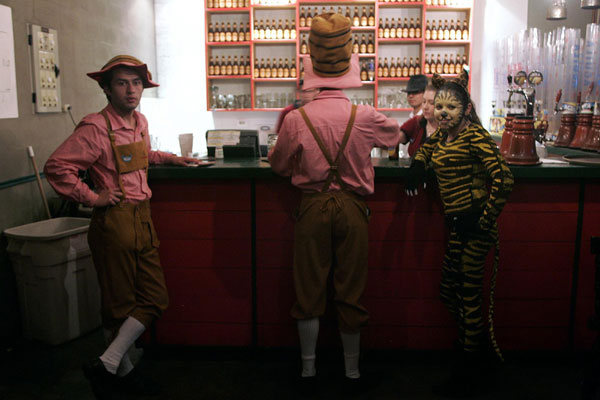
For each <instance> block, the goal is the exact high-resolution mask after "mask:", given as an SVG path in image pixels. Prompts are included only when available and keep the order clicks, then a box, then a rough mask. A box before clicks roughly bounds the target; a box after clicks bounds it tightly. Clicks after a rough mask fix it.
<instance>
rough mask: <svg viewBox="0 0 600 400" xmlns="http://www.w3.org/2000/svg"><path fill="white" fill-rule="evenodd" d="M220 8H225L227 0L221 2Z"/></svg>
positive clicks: (220, 0)
mask: <svg viewBox="0 0 600 400" xmlns="http://www.w3.org/2000/svg"><path fill="white" fill-rule="evenodd" d="M216 4H217V3H216V2H215V5H216ZM219 8H225V0H219Z"/></svg>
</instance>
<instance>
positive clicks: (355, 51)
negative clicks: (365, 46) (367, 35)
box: [352, 35, 360, 54]
mask: <svg viewBox="0 0 600 400" xmlns="http://www.w3.org/2000/svg"><path fill="white" fill-rule="evenodd" d="M359 51H360V46H359V44H358V38H357V37H356V35H352V53H353V54H358V52H359Z"/></svg>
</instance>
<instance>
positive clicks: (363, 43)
mask: <svg viewBox="0 0 600 400" xmlns="http://www.w3.org/2000/svg"><path fill="white" fill-rule="evenodd" d="M359 52H360V53H363V54H364V53H366V52H367V38H366V37H365V35H361V37H360V49H359Z"/></svg>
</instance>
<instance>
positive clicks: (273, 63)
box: [271, 58, 278, 78]
mask: <svg viewBox="0 0 600 400" xmlns="http://www.w3.org/2000/svg"><path fill="white" fill-rule="evenodd" d="M277 71H278V68H277V60H276V59H275V58H274V59H273V61H271V78H277V77H278V72H277Z"/></svg>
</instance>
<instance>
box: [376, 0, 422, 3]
mask: <svg viewBox="0 0 600 400" xmlns="http://www.w3.org/2000/svg"><path fill="white" fill-rule="evenodd" d="M419 1H422V0H379V2H380V3H416V2H419Z"/></svg>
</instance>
